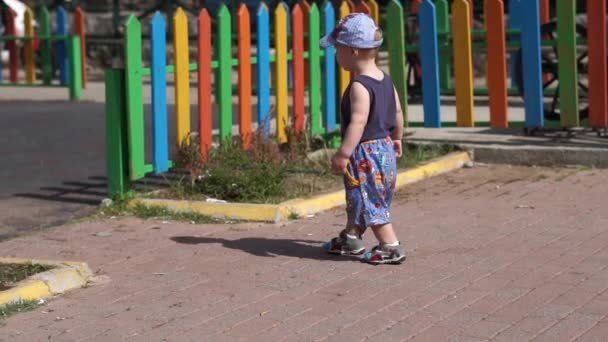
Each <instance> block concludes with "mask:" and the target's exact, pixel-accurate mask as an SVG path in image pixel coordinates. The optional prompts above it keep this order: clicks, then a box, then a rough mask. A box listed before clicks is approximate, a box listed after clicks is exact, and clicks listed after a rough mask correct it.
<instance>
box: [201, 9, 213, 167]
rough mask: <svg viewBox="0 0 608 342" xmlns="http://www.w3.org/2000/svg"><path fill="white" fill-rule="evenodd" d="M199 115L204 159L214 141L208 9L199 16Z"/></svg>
mask: <svg viewBox="0 0 608 342" xmlns="http://www.w3.org/2000/svg"><path fill="white" fill-rule="evenodd" d="M198 32H199V35H198V65H199V67H198V117H199V121H198V124H199V128H198V132H199V134H200V150H201V155H202V156H203V160H207V158H208V157H209V150H211V143H212V133H213V129H212V116H213V106H212V104H211V99H212V97H211V76H212V70H211V59H212V54H213V53H212V52H213V48H212V47H211V17H210V16H209V12H207V9H203V10H202V11H201V12H200V14H199V16H198Z"/></svg>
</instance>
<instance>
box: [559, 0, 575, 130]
mask: <svg viewBox="0 0 608 342" xmlns="http://www.w3.org/2000/svg"><path fill="white" fill-rule="evenodd" d="M557 36H558V40H557V53H558V55H559V58H558V60H559V63H558V64H559V65H558V72H559V109H560V116H561V124H562V127H576V126H579V115H578V63H577V53H576V0H558V1H557Z"/></svg>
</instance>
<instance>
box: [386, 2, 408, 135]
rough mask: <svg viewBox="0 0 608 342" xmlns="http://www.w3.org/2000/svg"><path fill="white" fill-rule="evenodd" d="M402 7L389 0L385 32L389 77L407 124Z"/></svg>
mask: <svg viewBox="0 0 608 342" xmlns="http://www.w3.org/2000/svg"><path fill="white" fill-rule="evenodd" d="M404 28H405V26H404V21H403V7H401V4H400V3H399V2H398V1H397V0H391V2H390V3H389V5H388V8H387V30H386V31H387V34H386V36H385V39H386V40H387V45H388V54H389V68H390V72H391V78H392V79H393V81H394V83H395V88H396V89H397V93H398V94H399V100H400V101H401V108H402V109H403V115H404V122H405V125H406V126H407V121H408V120H407V79H406V70H405V30H404Z"/></svg>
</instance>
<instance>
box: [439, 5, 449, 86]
mask: <svg viewBox="0 0 608 342" xmlns="http://www.w3.org/2000/svg"><path fill="white" fill-rule="evenodd" d="M435 8H436V10H437V32H439V33H443V32H445V33H448V32H450V12H449V5H448V2H447V0H436V1H435ZM449 44H450V40H449V38H448V36H447V35H442V36H440V38H439V45H440V46H449ZM450 59H451V55H450V52H449V51H448V50H443V49H439V88H440V89H448V88H450V87H451V86H452V79H451V78H452V68H451V66H450Z"/></svg>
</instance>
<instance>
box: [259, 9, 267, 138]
mask: <svg viewBox="0 0 608 342" xmlns="http://www.w3.org/2000/svg"><path fill="white" fill-rule="evenodd" d="M257 26H258V47H257V49H258V125H264V133H265V134H266V135H267V136H268V135H269V134H270V117H269V114H270V17H269V14H268V7H267V6H266V4H264V3H261V4H260V6H259V7H258V12H257Z"/></svg>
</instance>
